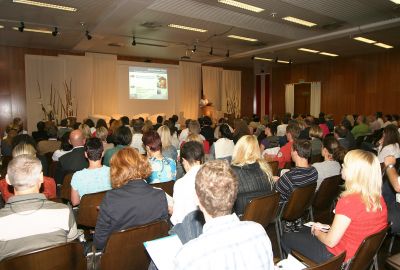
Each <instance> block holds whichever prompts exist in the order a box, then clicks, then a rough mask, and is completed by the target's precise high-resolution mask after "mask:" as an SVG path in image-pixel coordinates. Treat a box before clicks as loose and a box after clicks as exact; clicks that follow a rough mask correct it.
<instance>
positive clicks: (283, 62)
mask: <svg viewBox="0 0 400 270" xmlns="http://www.w3.org/2000/svg"><path fill="white" fill-rule="evenodd" d="M276 62H278V63H281V64H290V62H289V61H285V60H279V59H278V60H277V61H276Z"/></svg>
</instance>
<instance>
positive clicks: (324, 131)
mask: <svg viewBox="0 0 400 270" xmlns="http://www.w3.org/2000/svg"><path fill="white" fill-rule="evenodd" d="M319 115H320V116H319V118H318V125H319V127H320V128H321V130H322V137H325V136H326V135H328V134H329V133H330V131H329V127H328V125H327V124H326V120H325V114H324V113H320V114H319Z"/></svg>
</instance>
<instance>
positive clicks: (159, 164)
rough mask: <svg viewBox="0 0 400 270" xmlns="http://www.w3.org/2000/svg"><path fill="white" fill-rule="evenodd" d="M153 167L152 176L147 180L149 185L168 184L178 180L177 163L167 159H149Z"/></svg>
mask: <svg viewBox="0 0 400 270" xmlns="http://www.w3.org/2000/svg"><path fill="white" fill-rule="evenodd" d="M149 162H150V165H151V174H150V176H149V178H147V182H148V183H149V184H153V183H162V182H168V181H171V180H174V181H175V180H176V162H175V161H174V160H173V159H171V158H167V157H163V159H161V160H160V159H157V158H155V157H151V158H149Z"/></svg>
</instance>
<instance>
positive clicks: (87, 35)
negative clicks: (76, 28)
mask: <svg viewBox="0 0 400 270" xmlns="http://www.w3.org/2000/svg"><path fill="white" fill-rule="evenodd" d="M85 36H86V38H87V40H91V39H92V36H91V35H90V33H89V30H86V32H85Z"/></svg>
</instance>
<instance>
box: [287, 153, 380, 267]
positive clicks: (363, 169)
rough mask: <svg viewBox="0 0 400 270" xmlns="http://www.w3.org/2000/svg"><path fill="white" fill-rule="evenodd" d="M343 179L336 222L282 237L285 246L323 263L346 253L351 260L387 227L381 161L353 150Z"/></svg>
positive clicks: (344, 168)
mask: <svg viewBox="0 0 400 270" xmlns="http://www.w3.org/2000/svg"><path fill="white" fill-rule="evenodd" d="M342 178H343V179H344V180H345V191H344V192H343V193H342V194H341V196H340V199H339V201H338V203H337V205H336V209H335V218H334V220H333V223H332V225H331V227H330V229H328V230H327V231H326V230H324V228H326V227H328V225H325V224H321V223H315V224H314V225H313V226H312V228H311V232H310V230H309V229H308V228H307V229H308V230H306V229H305V228H304V229H303V230H301V231H300V232H299V233H287V234H284V235H283V238H282V246H283V248H284V250H285V251H286V252H290V251H291V250H292V249H294V250H297V251H299V252H300V253H302V254H303V255H305V256H306V257H309V258H310V259H312V260H314V261H316V262H318V263H322V262H324V261H326V260H327V259H329V258H330V257H332V256H336V255H338V254H340V253H342V252H343V251H346V259H345V260H346V261H347V260H349V259H351V258H352V257H353V256H354V255H355V253H356V251H357V249H358V247H359V246H360V244H361V243H362V241H363V240H364V239H365V238H366V237H368V236H370V235H371V234H374V233H376V232H378V231H380V230H382V229H383V228H385V227H386V225H387V208H386V204H385V201H384V200H383V197H382V195H381V189H382V177H381V168H380V164H379V161H378V158H377V157H376V156H375V155H374V154H372V153H370V152H366V151H362V150H353V151H350V152H348V153H347V155H346V156H345V158H344V163H343V169H342Z"/></svg>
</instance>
